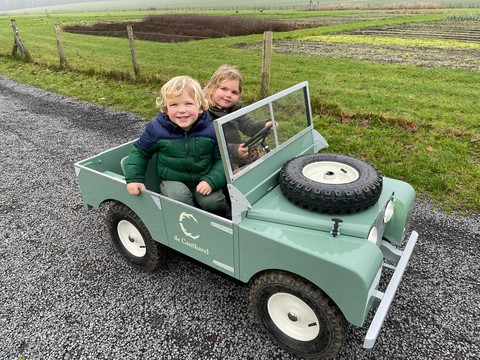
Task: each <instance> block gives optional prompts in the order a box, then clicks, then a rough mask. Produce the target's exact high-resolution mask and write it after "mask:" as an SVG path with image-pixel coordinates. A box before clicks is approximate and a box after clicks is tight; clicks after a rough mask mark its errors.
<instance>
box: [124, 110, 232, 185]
mask: <svg viewBox="0 0 480 360" xmlns="http://www.w3.org/2000/svg"><path fill="white" fill-rule="evenodd" d="M154 154H155V156H156V158H157V159H156V160H157V163H156V164H157V165H156V170H157V174H158V176H159V178H160V181H164V180H173V181H181V182H183V183H184V184H185V185H187V186H188V187H189V188H190V189H191V190H194V189H195V187H196V186H197V184H198V183H199V182H200V181H202V180H205V181H206V182H207V183H208V184H209V185H210V187H211V188H212V191H217V190H220V189H221V188H222V187H223V186H224V185H225V184H226V179H225V173H224V171H223V165H222V161H221V158H220V152H219V149H218V143H217V138H216V135H215V130H214V128H213V122H212V119H211V117H210V115H209V114H208V112H204V113H203V114H201V116H200V117H199V119H198V120H197V122H196V123H195V124H194V125H193V127H192V128H191V129H190V130H189V131H187V132H185V131H184V130H183V129H181V128H180V127H178V126H177V125H176V124H174V123H173V122H172V121H171V120H170V119H169V118H168V117H167V116H166V115H164V114H162V113H159V114H158V116H157V117H156V118H155V119H153V120H152V121H150V122H149V123H148V124H147V126H146V128H145V131H144V132H143V133H142V135H141V136H140V138H139V139H138V140H137V141H136V142H135V143H134V146H133V148H132V149H131V150H130V153H129V155H128V159H127V162H126V164H125V179H126V181H127V183H132V182H140V183H144V182H145V170H146V168H147V164H148V161H149V159H150V158H151V157H152V156H153V155H154Z"/></svg>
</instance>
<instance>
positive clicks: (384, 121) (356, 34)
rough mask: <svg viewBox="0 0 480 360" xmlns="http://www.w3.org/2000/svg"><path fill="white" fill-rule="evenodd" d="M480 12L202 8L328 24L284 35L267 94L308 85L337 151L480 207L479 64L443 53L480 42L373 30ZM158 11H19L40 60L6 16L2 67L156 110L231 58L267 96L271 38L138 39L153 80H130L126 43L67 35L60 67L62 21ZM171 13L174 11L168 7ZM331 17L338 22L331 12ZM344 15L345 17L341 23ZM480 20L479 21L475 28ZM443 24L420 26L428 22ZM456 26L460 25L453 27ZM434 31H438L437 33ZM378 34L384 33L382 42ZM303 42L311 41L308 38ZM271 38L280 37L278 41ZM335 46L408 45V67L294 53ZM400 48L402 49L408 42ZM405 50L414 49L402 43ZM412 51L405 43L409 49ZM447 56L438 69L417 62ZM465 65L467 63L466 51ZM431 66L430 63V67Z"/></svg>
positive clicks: (107, 101) (68, 91) (430, 192)
mask: <svg viewBox="0 0 480 360" xmlns="http://www.w3.org/2000/svg"><path fill="white" fill-rule="evenodd" d="M454 12H455V13H458V14H462V13H463V14H472V13H473V14H478V13H479V10H474V9H455V10H452V9H443V10H439V9H434V10H428V9H417V10H388V11H387V10H344V11H305V12H302V11H278V10H272V11H263V12H262V13H259V12H258V11H251V10H245V11H238V12H237V11H231V12H228V11H204V12H202V13H205V14H212V15H231V16H260V17H262V18H271V19H285V20H287V19H288V20H289V21H292V20H294V21H319V22H321V23H322V24H321V25H319V27H317V28H313V29H305V30H299V31H292V32H284V33H275V34H274V40H275V42H278V43H279V44H280V42H288V44H291V45H289V47H290V50H291V51H290V52H275V53H274V55H273V59H272V72H271V78H270V85H271V88H270V92H276V91H279V90H282V89H284V88H286V87H288V86H291V85H293V84H295V83H298V82H300V81H304V80H308V81H309V83H310V94H311V98H312V104H313V108H314V114H315V126H316V128H317V129H318V130H319V131H320V132H321V133H322V134H323V135H324V136H325V137H326V139H327V140H328V141H329V143H330V148H329V149H328V151H330V152H335V153H342V154H347V155H352V156H355V157H358V158H362V159H364V160H367V161H369V162H371V163H373V164H374V165H376V166H377V167H378V168H379V169H380V170H381V171H382V173H383V174H385V175H387V176H390V177H394V178H401V179H404V180H406V181H408V182H410V183H411V184H412V185H413V186H414V187H415V188H416V190H417V192H418V193H419V195H421V196H426V197H428V198H430V199H432V201H434V202H435V203H436V204H437V205H438V206H439V207H442V208H444V209H445V210H452V211H465V212H478V211H479V210H480V195H479V193H480V180H479V179H480V146H479V144H480V127H479V124H480V114H479V111H478V110H479V107H478V99H479V98H480V68H476V69H475V68H474V69H470V70H464V69H462V68H461V67H460V68H455V67H453V68H452V67H450V68H449V67H445V66H443V64H442V62H441V61H440V60H441V58H442V54H443V53H442V51H449V50H451V49H460V51H463V50H462V49H465V51H471V52H473V56H476V57H477V58H478V57H479V54H480V47H479V45H478V43H475V42H468V41H465V39H451V40H448V41H447V40H445V39H441V38H438V37H437V38H435V37H433V38H432V37H431V36H421V35H416V36H414V37H413V38H412V37H411V38H405V37H403V38H402V37H399V36H395V35H392V36H379V34H378V32H377V33H375V34H369V33H367V32H366V31H367V30H369V29H378V28H381V27H383V28H385V29H387V28H388V29H392V28H393V31H392V32H393V34H395V31H397V30H396V29H398V27H401V26H406V25H413V24H415V26H420V25H418V24H427V25H428V24H429V23H431V22H433V21H437V22H438V24H441V23H442V22H443V21H446V20H443V19H444V18H445V17H446V16H449V15H451V14H452V13H454ZM152 13H153V11H144V12H138V11H136V12H96V13H65V14H45V13H44V14H38V15H28V16H16V18H15V19H16V21H17V24H18V26H19V31H20V36H21V37H22V39H23V41H24V42H25V44H26V46H27V47H28V49H29V51H30V53H31V54H32V57H33V59H34V63H33V64H27V63H24V62H21V61H17V60H15V59H13V58H12V57H11V56H9V54H10V53H11V51H12V45H13V33H12V29H11V27H10V21H9V18H8V17H7V16H0V54H1V55H2V56H1V57H0V73H1V74H4V75H6V76H9V77H11V78H12V79H15V80H18V81H20V82H24V83H28V84H31V85H34V86H37V87H40V88H43V89H46V90H50V91H54V92H58V93H61V94H65V95H68V96H73V97H75V98H78V99H81V100H86V101H90V102H93V103H96V104H98V105H101V106H108V107H111V108H113V109H124V110H129V111H133V112H136V113H138V114H139V115H141V116H142V117H144V118H145V119H149V118H150V117H152V116H153V115H154V114H155V107H154V98H155V96H156V95H157V94H158V90H159V88H160V86H161V84H162V83H163V82H164V81H166V80H167V79H169V78H170V77H172V76H175V75H179V74H188V75H191V76H193V77H196V78H197V79H199V81H200V82H201V83H202V84H205V83H206V81H207V80H208V78H209V76H210V75H211V73H212V72H213V71H214V70H215V69H216V68H217V67H218V66H219V65H221V64H223V63H233V64H235V65H237V66H238V67H239V68H240V70H241V71H242V73H243V75H244V77H245V83H246V86H245V94H244V99H245V101H246V102H252V101H255V100H257V99H258V97H259V95H258V94H259V86H260V71H261V56H262V54H261V51H259V50H257V49H258V48H259V46H258V45H259V44H261V41H262V35H261V34H260V35H248V36H241V37H227V38H223V39H205V40H201V41H194V42H186V43H174V44H172V43H156V42H150V41H136V42H135V47H136V52H137V58H138V60H139V63H140V68H141V73H142V76H143V77H144V81H142V82H135V81H133V80H131V79H130V78H131V74H132V72H133V70H132V63H131V58H130V49H129V47H128V40H126V39H120V38H111V37H98V36H89V35H79V34H70V33H65V32H63V33H62V41H63V47H64V50H65V54H66V56H67V58H68V61H69V64H70V66H71V70H68V71H67V70H59V69H58V63H59V60H58V52H57V45H56V39H55V32H54V24H55V23H59V24H61V25H65V24H69V23H77V22H83V23H92V22H98V21H105V20H108V21H111V20H140V19H142V18H143V17H144V16H145V15H149V14H152ZM155 13H160V12H155ZM168 13H171V11H169V12H168ZM329 18H330V19H331V23H330V22H329V20H328V19H329ZM339 18H340V19H342V21H340V20H339ZM477 24H478V21H477V22H475V23H473V27H474V28H475V27H478V25H477ZM425 28H429V29H438V27H437V26H433V27H428V26H425V27H423V26H422V29H425ZM450 32H452V31H451V30H450ZM432 33H433V32H432V30H429V34H430V35H431V34H432ZM380 38H381V40H379V39H380ZM299 40H302V42H299ZM275 42H274V44H275ZM309 42H310V43H311V44H318V43H329V44H338V48H340V49H342V46H343V48H346V49H348V50H346V51H345V52H346V53H348V55H351V54H352V53H354V49H355V48H354V46H353V45H354V44H357V45H358V43H361V44H363V46H364V48H366V49H370V48H374V47H375V49H377V51H379V52H382V51H383V52H385V53H388V51H389V49H391V48H395V47H397V48H399V49H400V51H402V52H403V53H404V54H405V53H406V52H407V54H405V55H406V56H407V57H408V58H409V59H410V60H412V61H411V62H405V63H398V62H395V61H393V60H390V61H376V60H375V59H374V58H373V57H372V58H370V59H369V58H366V59H358V58H353V57H349V56H346V55H342V54H341V53H338V54H336V55H335V56H333V57H327V56H321V55H320V56H319V55H316V54H314V53H308V52H301V51H294V50H297V49H296V47H297V46H300V45H299V44H302V46H303V44H304V43H307V44H308V43H309ZM402 46H403V47H402ZM405 46H406V47H405ZM405 49H407V50H405ZM427 50H435V51H438V54H439V55H438V61H437V62H435V61H434V62H433V65H431V66H425V64H423V63H418V64H417V63H416V62H415V61H414V60H415V58H416V57H419V55H420V54H422V53H424V52H425V51H427ZM458 61H465V62H468V58H466V59H464V60H462V58H460V60H458ZM430 64H432V63H430Z"/></svg>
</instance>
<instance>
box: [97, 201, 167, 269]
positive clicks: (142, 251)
mask: <svg viewBox="0 0 480 360" xmlns="http://www.w3.org/2000/svg"><path fill="white" fill-rule="evenodd" d="M106 222H107V227H108V230H109V232H110V235H111V237H112V241H113V244H114V246H115V247H116V249H117V250H118V251H119V252H120V254H122V255H123V257H124V258H125V259H126V260H127V261H128V262H129V263H130V264H132V265H133V266H135V267H137V268H139V269H141V270H143V271H147V272H151V271H153V270H155V269H156V268H157V267H158V265H159V263H160V261H161V260H162V259H163V256H164V253H165V252H166V249H165V248H164V247H163V245H161V244H159V243H158V242H156V241H155V240H153V239H152V237H151V236H150V233H149V232H148V230H147V227H146V226H145V224H144V223H143V222H142V221H141V220H140V218H139V217H138V216H137V214H135V213H134V212H133V211H132V210H131V209H130V208H129V207H128V206H125V205H123V204H114V205H112V206H111V207H110V209H109V210H108V212H107V217H106Z"/></svg>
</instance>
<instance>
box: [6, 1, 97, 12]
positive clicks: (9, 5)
mask: <svg viewBox="0 0 480 360" xmlns="http://www.w3.org/2000/svg"><path fill="white" fill-rule="evenodd" d="M92 1H95V0H0V11H8V10H16V9H26V8H34V7H47V6H53V5H65V4H72V3H79V2H92ZM103 1H105V0H103Z"/></svg>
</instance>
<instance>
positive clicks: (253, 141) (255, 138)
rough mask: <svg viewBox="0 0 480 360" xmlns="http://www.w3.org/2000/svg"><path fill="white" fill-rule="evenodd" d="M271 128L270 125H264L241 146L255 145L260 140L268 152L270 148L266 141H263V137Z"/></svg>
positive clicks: (265, 136)
mask: <svg viewBox="0 0 480 360" xmlns="http://www.w3.org/2000/svg"><path fill="white" fill-rule="evenodd" d="M271 128H272V125H268V126H266V127H264V128H263V129H262V130H260V131H259V132H257V133H256V134H255V135H253V136H252V137H251V138H250V139H248V140H247V141H246V142H245V143H244V144H243V147H250V146H252V145H255V144H257V143H259V142H260V141H261V145H262V146H263V148H264V149H265V150H266V151H267V152H269V151H270V149H269V148H268V145H267V143H266V142H265V139H266V138H267V136H268V134H269V133H270V129H271Z"/></svg>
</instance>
